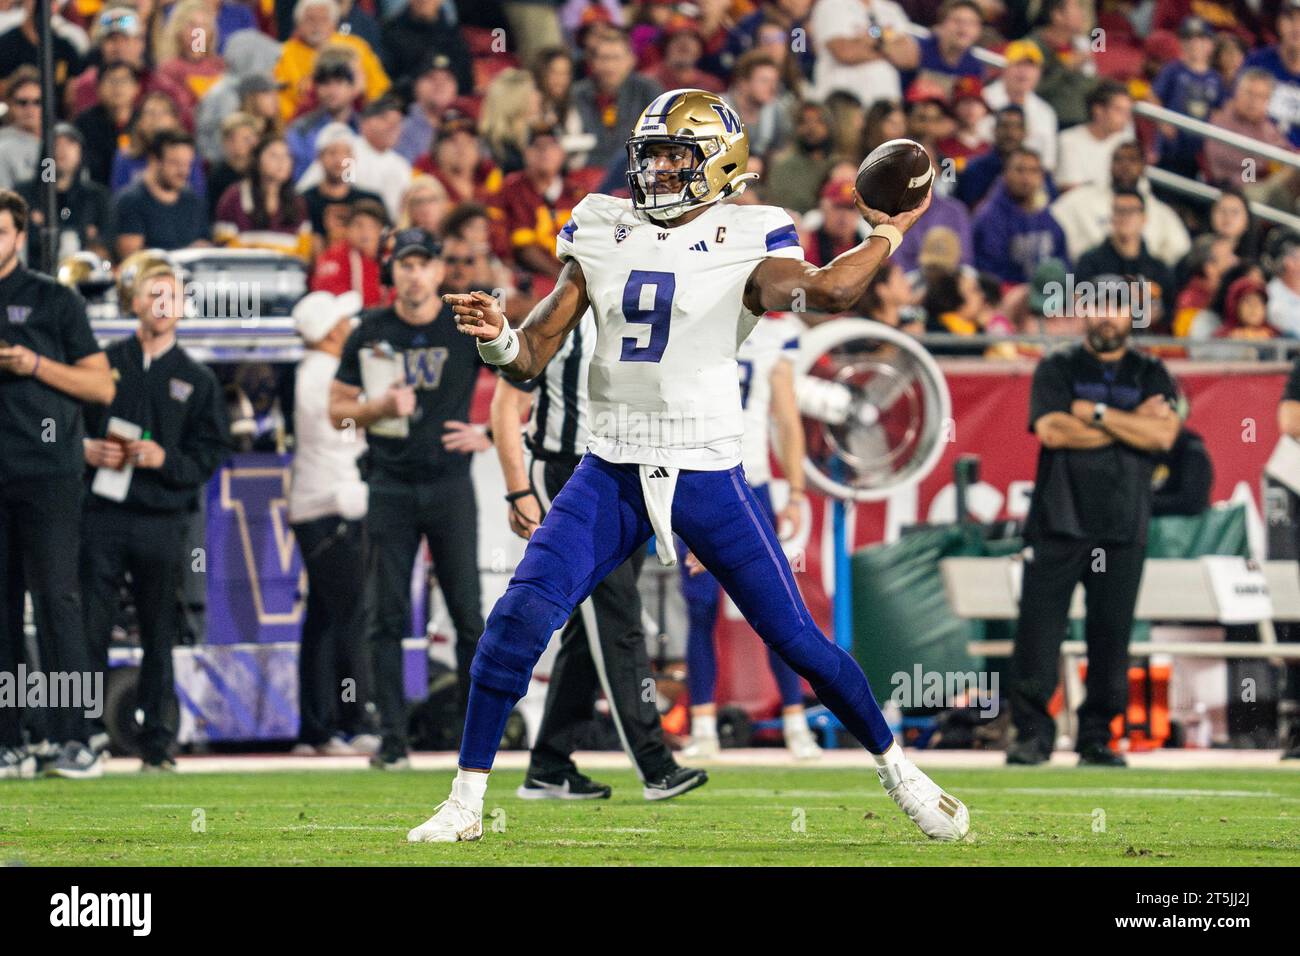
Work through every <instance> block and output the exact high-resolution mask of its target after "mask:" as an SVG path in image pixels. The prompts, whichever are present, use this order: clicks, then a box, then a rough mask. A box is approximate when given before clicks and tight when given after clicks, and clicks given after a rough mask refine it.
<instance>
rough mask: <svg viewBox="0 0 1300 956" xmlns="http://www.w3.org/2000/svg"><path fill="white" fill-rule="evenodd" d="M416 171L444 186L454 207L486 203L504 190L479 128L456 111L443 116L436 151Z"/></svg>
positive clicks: (423, 158) (422, 157)
mask: <svg viewBox="0 0 1300 956" xmlns="http://www.w3.org/2000/svg"><path fill="white" fill-rule="evenodd" d="M415 169H416V171H418V172H421V173H428V174H429V175H430V176H432V177H433V178H434V179H436V180H438V182H440V183H442V185H443V188H444V189H446V190H447V197H448V198H449V199H450V200H451V202H452V204H453V205H455V204H457V203H462V202H470V201H471V200H476V201H478V202H486V201H488V200H489V199H491V197H492V196H494V195H495V194H496V193H497V192H498V191H499V190H500V189H501V170H499V169H497V167H496V166H494V165H493V163H492V160H490V159H488V158H487V156H486V155H485V151H484V149H483V144H482V142H481V141H480V140H479V135H478V127H477V125H476V124H475V123H474V121H473V120H472V119H470V118H469V117H468V116H466V115H465V114H464V113H461V112H459V111H456V110H449V111H448V112H447V113H446V114H444V115H443V117H442V122H441V123H440V124H439V126H438V133H437V135H436V136H435V137H434V140H433V148H432V149H431V150H430V151H429V152H428V154H427V155H424V156H421V157H420V158H419V159H418V160H417V161H416V163H415Z"/></svg>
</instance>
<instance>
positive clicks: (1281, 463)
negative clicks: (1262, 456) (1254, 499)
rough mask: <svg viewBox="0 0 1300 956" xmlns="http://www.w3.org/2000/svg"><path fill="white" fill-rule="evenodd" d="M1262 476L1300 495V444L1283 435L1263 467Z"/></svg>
mask: <svg viewBox="0 0 1300 956" xmlns="http://www.w3.org/2000/svg"><path fill="white" fill-rule="evenodd" d="M1264 474H1266V475H1268V476H1269V477H1270V478H1272V479H1273V480H1274V481H1280V482H1281V483H1282V484H1284V485H1286V486H1287V487H1288V488H1290V489H1291V490H1292V491H1294V492H1295V493H1296V494H1300V442H1298V441H1296V440H1295V439H1294V438H1292V437H1291V436H1290V435H1283V436H1282V437H1281V438H1280V439H1279V440H1278V443H1277V446H1276V447H1275V448H1274V449H1273V454H1272V455H1270V456H1269V459H1268V464H1266V465H1265V466H1264Z"/></svg>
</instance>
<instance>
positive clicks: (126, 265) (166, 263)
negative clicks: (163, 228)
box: [117, 249, 179, 315]
mask: <svg viewBox="0 0 1300 956" xmlns="http://www.w3.org/2000/svg"><path fill="white" fill-rule="evenodd" d="M163 272H172V273H179V270H178V269H177V267H176V263H175V262H173V261H172V257H171V256H169V255H167V253H166V252H165V251H163V250H162V249H141V250H140V251H139V252H133V253H131V254H130V255H129V256H127V257H126V258H125V259H123V260H122V264H121V265H120V266H118V267H117V306H118V308H119V309H120V310H121V312H122V314H123V315H128V314H130V313H131V311H132V309H134V308H135V293H136V289H137V288H138V286H139V284H140V281H141V280H142V279H144V278H146V277H148V276H153V275H158V274H160V273H163Z"/></svg>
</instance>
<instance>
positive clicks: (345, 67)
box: [311, 56, 357, 83]
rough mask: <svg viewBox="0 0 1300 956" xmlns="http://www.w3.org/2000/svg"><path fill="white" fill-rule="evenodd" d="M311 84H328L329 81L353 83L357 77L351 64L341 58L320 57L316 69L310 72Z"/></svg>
mask: <svg viewBox="0 0 1300 956" xmlns="http://www.w3.org/2000/svg"><path fill="white" fill-rule="evenodd" d="M311 78H312V82H313V83H328V82H329V81H330V80H347V81H348V82H355V81H356V78H357V75H356V72H355V71H354V70H353V69H352V64H351V63H350V62H348V61H347V60H346V59H343V58H341V57H324V56H322V57H320V58H318V59H317V60H316V68H315V69H314V70H312V72H311Z"/></svg>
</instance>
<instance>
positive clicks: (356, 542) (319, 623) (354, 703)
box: [293, 515, 371, 746]
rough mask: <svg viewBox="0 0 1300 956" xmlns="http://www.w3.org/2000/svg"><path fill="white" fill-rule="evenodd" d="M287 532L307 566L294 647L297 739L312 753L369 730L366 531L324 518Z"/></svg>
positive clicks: (355, 524)
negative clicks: (345, 735)
mask: <svg viewBox="0 0 1300 956" xmlns="http://www.w3.org/2000/svg"><path fill="white" fill-rule="evenodd" d="M293 533H294V537H296V538H297V539H298V548H299V550H300V551H301V552H302V560H303V564H304V565H306V567H307V610H306V613H305V615H304V616H303V619H302V642H301V643H300V644H299V647H298V713H299V723H298V739H299V740H300V741H302V742H303V743H306V744H311V745H312V746H319V745H321V744H323V743H325V742H326V741H327V740H329V739H330V738H331V737H332V736H334V735H335V734H336V733H348V734H355V733H361V732H364V731H368V730H369V729H370V728H369V726H368V725H367V722H366V719H365V705H366V704H367V703H369V702H370V701H371V677H370V657H369V654H368V653H367V650H368V648H367V646H366V641H365V626H366V613H365V584H366V552H365V528H364V526H363V525H362V523H361V522H360V521H345V520H343V519H342V518H340V517H339V516H338V515H329V516H327V517H323V518H315V519H312V520H310V521H301V522H298V523H296V524H294V525H293ZM348 680H350V682H351V683H350V684H348V685H345V684H344V683H343V682H344V681H348Z"/></svg>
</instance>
